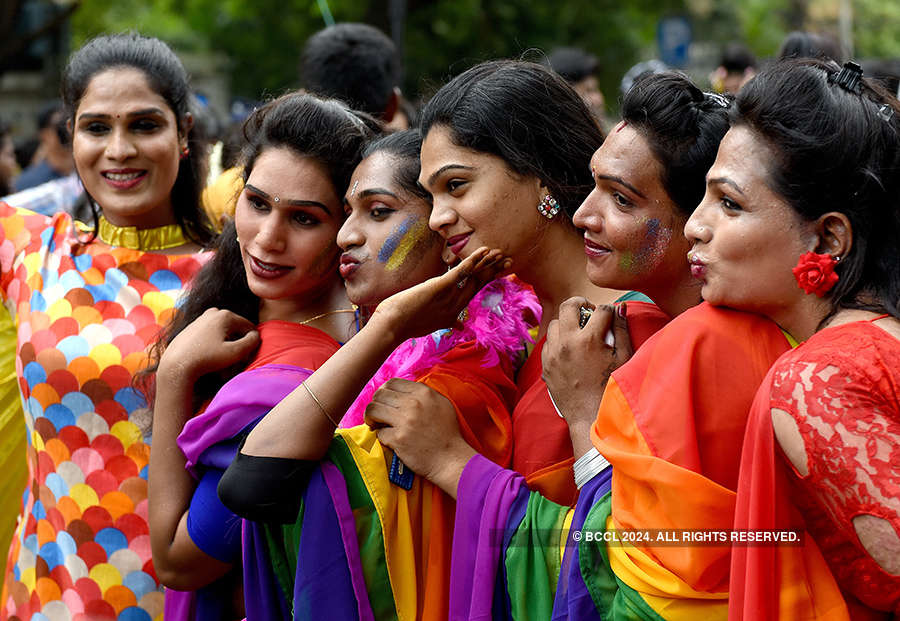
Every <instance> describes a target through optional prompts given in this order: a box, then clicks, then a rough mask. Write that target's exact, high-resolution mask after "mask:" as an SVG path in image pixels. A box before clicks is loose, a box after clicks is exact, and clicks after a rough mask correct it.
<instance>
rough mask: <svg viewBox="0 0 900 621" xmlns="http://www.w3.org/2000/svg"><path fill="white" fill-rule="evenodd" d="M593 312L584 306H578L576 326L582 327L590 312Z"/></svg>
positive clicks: (585, 323)
mask: <svg viewBox="0 0 900 621" xmlns="http://www.w3.org/2000/svg"><path fill="white" fill-rule="evenodd" d="M593 312H594V311H592V310H591V309H589V308H585V307H584V306H581V307H579V308H578V327H579V328H583V327H585V326H586V325H587V322H588V319H590V318H591V314H593Z"/></svg>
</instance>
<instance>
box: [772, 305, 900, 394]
mask: <svg viewBox="0 0 900 621" xmlns="http://www.w3.org/2000/svg"><path fill="white" fill-rule="evenodd" d="M772 373H773V377H774V385H775V389H774V390H775V392H778V390H779V387H781V388H782V389H783V388H784V386H785V384H786V383H790V382H789V381H788V380H789V379H790V378H794V379H795V380H796V381H795V382H794V383H796V382H801V381H802V382H805V383H806V384H807V385H808V384H811V383H814V382H815V381H817V380H819V379H821V380H823V381H827V380H830V379H831V378H834V379H837V378H840V380H841V382H842V383H843V384H846V385H852V386H853V387H854V388H855V389H857V390H860V389H861V390H865V389H866V388H874V387H876V386H878V385H880V384H882V383H883V382H888V383H889V384H892V385H896V384H900V340H898V339H896V338H895V337H894V336H893V335H891V334H890V333H888V332H887V331H885V330H883V329H882V328H880V327H878V326H877V325H875V324H874V323H873V322H871V321H853V322H850V323H845V324H841V325H838V326H834V327H830V328H825V329H824V330H820V331H819V332H817V333H815V334H813V335H812V336H811V337H810V338H809V339H808V340H806V341H805V342H803V343H802V344H801V345H800V346H798V347H796V348H795V349H793V350H791V351H789V352H787V353H785V354H784V355H783V356H782V357H781V358H779V359H778V361H777V362H776V363H775V364H774V366H773V368H772ZM832 381H833V380H832ZM894 398H895V399H897V398H900V394H897V395H894Z"/></svg>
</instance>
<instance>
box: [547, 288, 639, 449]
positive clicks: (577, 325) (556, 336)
mask: <svg viewBox="0 0 900 621" xmlns="http://www.w3.org/2000/svg"><path fill="white" fill-rule="evenodd" d="M581 309H590V311H592V314H591V315H589V319H588V318H586V317H585V313H584V312H583V311H582V310H581ZM625 312H626V307H625V304H624V303H623V304H621V305H620V306H618V307H613V306H603V307H600V308H595V307H594V305H593V304H591V303H590V302H588V301H587V300H586V299H585V298H581V297H574V298H569V299H568V300H566V301H565V302H563V303H562V304H561V305H560V307H559V319H554V320H553V321H551V322H550V325H549V326H548V327H547V340H546V342H545V343H544V347H543V349H542V350H541V364H542V368H543V371H542V377H543V379H544V382H546V384H547V390H548V391H549V392H550V396H551V399H552V400H553V403H554V405H555V406H556V408H557V410H558V411H559V413H560V416H562V417H563V418H565V419H566V422H567V423H568V425H569V431H570V433H571V434H572V443H573V448H574V449H575V451H576V457H579V456H580V455H579V454H578V451H579V447H578V446H575V443H576V439H577V440H578V443H579V444H583V445H584V450H587V449H589V448H590V441H589V440H588V435H589V434H588V430H589V429H590V425H591V423H592V422H593V421H594V418H596V416H597V409H598V408H599V406H600V400H601V399H602V398H603V391H604V389H605V388H606V383H607V382H608V381H609V376H610V375H611V374H612V372H613V371H615V370H616V369H617V368H619V367H620V366H622V365H623V364H625V363H626V362H627V361H628V359H629V358H631V354H632V348H631V337H630V335H629V334H628V325H627V323H626V321H625ZM582 441H583V442H582Z"/></svg>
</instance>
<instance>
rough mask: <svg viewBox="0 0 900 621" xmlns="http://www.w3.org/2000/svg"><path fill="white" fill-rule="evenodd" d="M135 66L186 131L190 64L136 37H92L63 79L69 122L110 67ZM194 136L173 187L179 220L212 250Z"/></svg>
mask: <svg viewBox="0 0 900 621" xmlns="http://www.w3.org/2000/svg"><path fill="white" fill-rule="evenodd" d="M122 67H129V68H134V69H137V70H139V71H141V73H143V74H144V77H145V78H146V79H147V84H149V85H150V88H151V89H153V91H154V92H155V93H157V94H158V95H159V96H160V97H162V98H163V99H165V101H166V103H167V104H168V105H169V108H171V110H172V112H173V113H174V115H175V120H176V122H177V124H178V131H179V133H182V132H183V131H184V127H185V120H186V118H187V116H188V112H189V107H188V106H189V101H190V87H189V83H188V75H187V72H186V71H185V69H184V65H182V64H181V61H180V60H179V59H178V57H177V56H176V55H175V53H174V52H173V51H172V50H171V49H169V46H167V45H166V44H165V43H163V42H162V41H160V40H159V39H154V38H151V37H144V36H141V35H139V34H136V33H124V34H114V35H104V36H100V37H96V38H94V39H91V40H90V41H88V42H87V43H85V44H84V45H83V46H82V47H81V48H80V49H78V50H77V51H76V52H75V53H73V54H72V56H71V58H69V63H68V65H67V66H66V70H65V72H64V73H63V78H62V87H61V88H62V99H63V104H64V106H65V110H66V118H68V119H69V120H70V121H71V122H73V123H74V118H75V112H76V110H77V109H78V104H79V103H80V102H81V98H82V97H84V92H85V90H87V87H88V84H90V82H91V80H92V79H93V78H94V76H96V75H97V74H98V73H101V72H103V71H106V70H108V69H114V68H122ZM192 134H193V132H188V135H187V138H188V148H189V149H190V152H189V154H188V156H187V157H185V158H184V159H182V160H181V161H180V163H179V165H178V175H177V176H176V178H175V185H174V186H173V187H172V193H171V196H172V207H173V209H174V214H175V221H176V222H177V223H178V225H179V226H180V227H181V229H182V230H183V231H184V233H185V235H186V236H187V237H188V238H189V239H191V240H192V241H194V242H196V243H198V244H200V245H202V246H206V245H207V244H209V242H210V241H212V240H213V238H214V237H215V231H214V229H213V227H212V224H211V223H210V222H209V219H208V218H207V217H206V213H205V212H204V211H203V209H202V208H201V206H200V192H201V191H202V190H203V182H204V177H203V170H204V166H203V161H202V158H203V153H204V149H203V148H202V145H201V144H199V143H197V141H196V140H195V139H194V136H193V135H192ZM90 204H91V208H92V213H93V218H94V231H95V232H96V231H97V228H98V221H97V217H98V213H97V209H98V207H99V208H100V209H102V207H103V206H102V205H100V206H97V204H96V202H95V201H94V200H93V199H91V200H90Z"/></svg>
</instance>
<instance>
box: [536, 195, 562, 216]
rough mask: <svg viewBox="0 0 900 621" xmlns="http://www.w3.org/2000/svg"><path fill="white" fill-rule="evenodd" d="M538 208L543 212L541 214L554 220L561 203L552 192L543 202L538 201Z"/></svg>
mask: <svg viewBox="0 0 900 621" xmlns="http://www.w3.org/2000/svg"><path fill="white" fill-rule="evenodd" d="M537 209H538V211H539V212H541V215H542V216H544V217H545V218H547V219H548V220H552V219H553V216H555V215H556V214H558V213H559V203H558V202H556V199H555V198H553V197H552V196H551V195H550V194H547V195H546V196H545V197H544V198H543V199H541V202H540V203H538V206H537Z"/></svg>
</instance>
